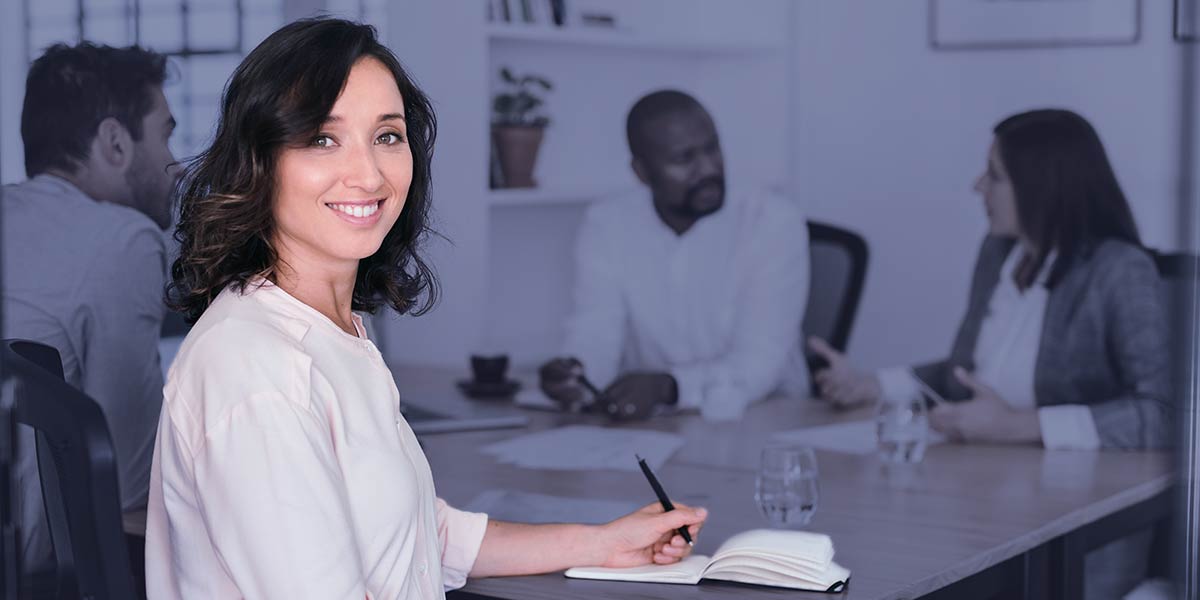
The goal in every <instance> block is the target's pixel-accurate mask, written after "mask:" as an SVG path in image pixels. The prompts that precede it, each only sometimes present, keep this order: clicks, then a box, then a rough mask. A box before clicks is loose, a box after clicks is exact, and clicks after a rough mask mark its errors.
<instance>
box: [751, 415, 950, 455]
mask: <svg viewBox="0 0 1200 600" xmlns="http://www.w3.org/2000/svg"><path fill="white" fill-rule="evenodd" d="M771 441H773V442H786V443H795V444H803V445H805V446H811V447H813V448H816V449H818V450H828V451H830V452H844V453H846V454H859V455H867V454H874V453H875V452H876V451H878V449H879V442H878V434H877V433H876V427H875V421H850V422H848V423H835V424H833V425H821V426H818V427H808V428H805V429H795V430H792V431H781V432H778V433H775V434H773V435H771ZM945 442H946V437H945V436H943V435H942V434H940V433H938V432H936V431H933V430H932V429H931V430H929V442H928V445H930V446H934V445H937V444H942V443H945Z"/></svg>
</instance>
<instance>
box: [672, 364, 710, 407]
mask: <svg viewBox="0 0 1200 600" xmlns="http://www.w3.org/2000/svg"><path fill="white" fill-rule="evenodd" d="M669 372H670V373H671V377H674V378H675V387H676V389H677V390H678V392H679V395H678V398H677V402H676V403H675V406H677V407H679V408H700V407H701V406H702V405H703V404H704V374H703V373H701V372H699V371H697V370H696V369H691V368H688V367H675V368H673V369H671V370H670V371H669Z"/></svg>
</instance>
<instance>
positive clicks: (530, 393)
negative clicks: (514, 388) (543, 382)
mask: <svg viewBox="0 0 1200 600" xmlns="http://www.w3.org/2000/svg"><path fill="white" fill-rule="evenodd" d="M513 404H515V405H517V406H519V407H521V408H535V409H538V410H552V411H560V410H562V406H561V405H559V404H558V403H557V402H555V401H553V400H551V399H550V397H549V396H547V395H546V394H545V393H543V392H542V390H539V389H535V388H525V389H523V390H521V391H519V392H517V395H516V396H515V397H514V398H513Z"/></svg>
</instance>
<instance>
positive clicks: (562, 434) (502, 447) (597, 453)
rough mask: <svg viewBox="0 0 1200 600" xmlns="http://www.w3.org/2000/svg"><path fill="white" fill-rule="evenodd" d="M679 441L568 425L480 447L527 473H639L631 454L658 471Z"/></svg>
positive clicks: (666, 435) (658, 433) (669, 436)
mask: <svg viewBox="0 0 1200 600" xmlns="http://www.w3.org/2000/svg"><path fill="white" fill-rule="evenodd" d="M682 445H683V438H682V437H680V436H678V435H676V434H673V433H664V432H661V431H646V430H643V429H624V428H616V427H592V426H589V425H571V426H568V427H559V428H558V429H550V430H546V431H539V432H537V433H531V434H528V435H521V436H517V437H515V438H511V439H507V440H504V441H502V442H497V443H495V444H491V445H489V446H484V447H483V448H481V449H480V451H482V452H484V453H485V454H490V455H492V456H495V457H496V460H497V461H499V462H502V463H506V464H512V465H516V466H519V467H524V468H527V469H555V470H563V471H583V470H597V469H611V470H616V471H635V472H636V471H640V470H641V469H640V468H639V467H638V464H637V459H636V458H634V455H635V454H638V455H640V456H641V457H642V458H644V459H646V463H647V464H648V465H650V468H652V469H658V468H660V467H662V465H663V464H664V463H666V462H667V459H669V458H671V455H672V454H674V453H675V451H676V450H678V449H679V447H680V446H682Z"/></svg>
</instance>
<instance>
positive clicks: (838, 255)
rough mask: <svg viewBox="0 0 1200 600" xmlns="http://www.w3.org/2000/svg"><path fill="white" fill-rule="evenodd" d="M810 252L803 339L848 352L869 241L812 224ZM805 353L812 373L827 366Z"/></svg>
mask: <svg viewBox="0 0 1200 600" xmlns="http://www.w3.org/2000/svg"><path fill="white" fill-rule="evenodd" d="M808 253H809V260H810V261H811V267H810V270H809V285H808V304H807V305H806V307H805V310H804V323H803V326H802V330H803V332H804V336H805V338H807V337H808V336H812V335H815V336H819V337H821V338H824V339H825V341H827V342H829V345H831V346H833V347H834V348H837V349H838V351H840V352H845V351H846V345H847V343H848V342H849V340H850V328H851V327H852V326H853V325H854V316H855V314H856V313H857V312H858V302H859V300H860V299H861V298H862V289H863V284H864V282H865V281H866V279H867V260H868V258H869V257H870V252H869V251H868V250H867V242H866V241H865V240H863V238H862V236H859V235H858V234H856V233H854V232H852V231H848V230H846V229H842V228H840V227H834V226H833V225H827V224H825V223H817V222H814V221H809V222H808ZM805 354H806V356H808V370H809V373H810V374H813V373H816V371H818V370H820V369H822V368H824V367H825V366H826V365H825V364H824V360H822V359H820V358H818V357H816V356H813V355H812V354H811V353H810V352H807V350H806V352H805ZM814 392H815V387H814Z"/></svg>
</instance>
